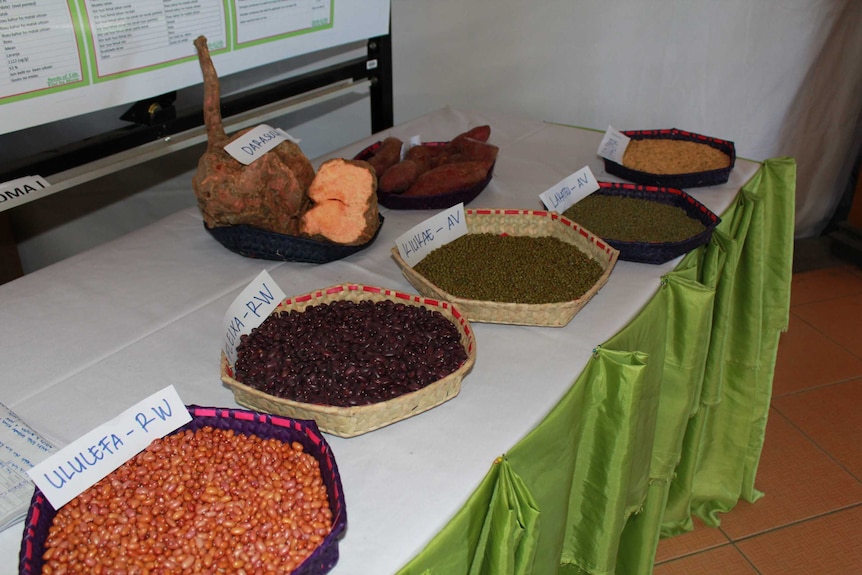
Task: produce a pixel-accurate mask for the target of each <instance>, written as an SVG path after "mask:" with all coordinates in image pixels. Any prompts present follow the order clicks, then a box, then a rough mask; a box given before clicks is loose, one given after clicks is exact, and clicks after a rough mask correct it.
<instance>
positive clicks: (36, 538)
mask: <svg viewBox="0 0 862 575" xmlns="http://www.w3.org/2000/svg"><path fill="white" fill-rule="evenodd" d="M188 410H189V413H190V414H191V415H192V421H190V422H189V423H187V424H186V425H184V426H182V427H180V428H179V429H177V430H176V431H175V432H174V433H179V432H181V431H185V430H187V429H188V430H192V431H196V430H198V429H200V428H203V427H206V426H211V427H214V428H217V429H232V430H234V431H235V432H237V433H243V434H246V435H257V436H259V437H262V438H264V439H271V438H275V439H278V440H280V441H284V442H294V441H298V442H299V443H301V444H302V447H303V448H304V449H305V451H306V452H307V453H309V454H310V455H312V456H314V457H315V458H316V459H317V460H318V461H319V462H320V472H321V475H322V477H323V483H324V485H326V489H327V493H328V495H329V509H330V511H332V531H330V533H329V535H327V536H326V537H325V538H324V540H323V541H322V542H321V544H320V545H319V546H318V547H317V549H315V550H314V551H313V552H312V553H311V555H309V556H308V557H307V558H306V559H305V561H303V562H302V564H301V565H299V566H298V567H297V568H296V569H294V570H293V571H292V572H291V574H290V575H322V574H324V573H328V572H329V571H330V570H331V569H332V568H333V567H334V566H335V564H336V563H337V562H338V540H339V539H340V538H341V537H342V535H343V534H344V530H345V529H346V527H347V509H346V507H345V504H344V491H343V489H342V487H341V476H340V475H339V473H338V467H337V466H336V464H335V457H334V456H333V455H332V451H331V450H330V448H329V444H327V443H326V440H325V439H324V437H323V435H322V434H321V433H320V431H319V430H318V428H317V424H316V423H314V421H304V420H297V419H290V418H287V417H280V416H276V415H269V414H265V413H258V412H255V411H247V410H242V409H226V408H219V407H200V406H195V405H191V406H188ZM56 513H57V511H56V510H55V509H54V507H53V506H52V505H51V504H50V503H49V502H48V500H47V499H46V498H45V496H44V495H43V494H42V492H41V491H40V490H39V489H38V488H36V490H35V493H34V494H33V499H32V501H31V503H30V510H29V511H28V513H27V519H26V520H25V523H24V536H23V539H22V540H21V551H20V552H19V555H18V567H19V569H18V572H19V573H20V575H39V574H40V573H42V565H43V563H42V554H43V552H44V545H45V539H46V538H47V536H48V529H49V528H50V526H51V523H52V521H53V520H54V515H56Z"/></svg>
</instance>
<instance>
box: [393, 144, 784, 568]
mask: <svg viewBox="0 0 862 575" xmlns="http://www.w3.org/2000/svg"><path fill="white" fill-rule="evenodd" d="M795 181H796V165H795V162H794V161H793V160H792V159H791V158H776V159H771V160H767V161H766V162H764V163H763V165H762V166H761V168H760V169H759V170H758V172H757V173H756V174H755V176H754V177H753V178H752V179H751V180H750V181H749V182H748V183H746V185H745V186H743V188H742V189H741V190H740V192H739V194H738V198H737V201H736V202H735V204H734V205H732V206H731V207H730V208H729V209H728V210H727V211H726V212H725V213H724V214H722V222H721V224H720V225H719V227H718V228H717V229H716V231H715V233H714V234H713V238H712V240H711V241H710V242H709V243H708V244H707V245H706V246H703V247H701V248H699V249H697V250H695V251H693V252H691V253H689V254H688V255H687V256H686V257H685V258H684V259H683V260H682V262H681V263H680V265H679V266H677V268H676V269H675V270H674V271H672V272H671V273H669V274H667V275H666V276H665V277H664V278H662V282H661V287H660V288H659V290H658V292H657V293H656V295H655V297H653V298H652V299H651V300H650V302H649V303H648V304H647V305H646V306H645V308H644V309H643V310H642V311H641V312H640V313H639V314H638V315H637V316H636V317H635V318H634V319H633V320H632V321H631V322H630V323H629V324H628V325H627V326H626V327H625V328H623V329H622V330H621V331H620V332H619V333H617V334H616V335H615V336H613V337H612V338H611V339H609V340H608V341H607V342H604V343H603V344H602V345H601V346H598V347H597V349H596V351H595V353H594V354H593V358H592V360H590V361H589V362H588V364H587V366H586V367H585V368H584V370H583V372H582V373H581V374H580V375H579V376H578V377H577V378H576V379H575V381H574V383H573V385H572V387H571V389H570V390H569V391H568V392H567V394H566V395H565V396H564V397H563V399H562V400H561V401H560V402H559V403H558V404H557V405H556V406H555V407H554V409H553V410H552V411H551V413H550V414H549V415H548V416H547V417H546V418H545V419H544V420H543V421H542V422H541V423H540V424H539V425H538V426H537V427H536V428H534V429H533V430H532V431H531V432H530V433H528V434H527V435H526V436H525V437H524V438H523V439H522V440H521V441H519V442H518V443H517V444H516V445H514V446H513V447H512V449H511V450H509V452H508V453H507V454H505V455H503V456H501V457H500V458H499V459H498V460H497V461H496V462H494V464H493V465H491V470H490V471H489V473H488V475H486V477H485V478H484V480H483V481H482V483H481V484H480V486H479V487H478V488H477V489H476V490H475V491H474V493H473V494H472V496H471V497H470V499H469V500H468V502H467V503H466V504H465V506H464V507H463V508H462V509H461V510H459V511H458V513H457V514H456V515H455V516H454V517H453V518H452V520H451V521H450V522H449V523H448V524H447V526H446V527H445V528H444V529H443V530H442V531H441V532H440V533H439V534H438V535H437V536H435V537H434V539H433V540H432V541H431V542H430V543H429V544H428V546H427V547H426V548H425V549H424V550H423V551H422V552H421V553H420V554H419V555H417V556H416V557H414V558H413V560H411V561H410V562H409V563H408V564H407V565H405V566H404V567H403V568H402V569H401V570H400V571H399V573H400V575H409V574H417V575H431V574H435V575H437V574H439V575H444V574H445V575H452V574H459V573H464V574H469V575H474V574H476V575H478V574H482V575H504V574H513V575H515V574H517V575H522V574H537V575H546V574H554V573H558V574H561V575H581V574H585V573H589V574H591V575H609V574H614V573H616V574H632V575H634V574H637V575H642V574H644V573H647V574H648V573H650V572H651V571H652V565H653V562H654V560H655V550H656V546H657V545H658V541H659V538H660V537H662V536H670V535H675V534H678V533H683V532H685V531H688V530H690V529H691V528H692V517H695V516H696V517H699V518H701V519H702V520H703V521H704V522H706V523H707V524H709V525H717V524H718V522H719V519H718V514H719V513H722V512H726V511H728V510H730V509H731V508H733V506H734V505H735V504H736V502H737V501H738V500H739V499H740V498H742V499H745V500H747V501H754V500H756V499H757V498H758V497H759V496H760V495H761V493H759V492H758V491H757V490H756V489H755V487H754V480H755V476H756V472H757V465H758V462H759V457H760V451H761V448H762V445H763V436H764V433H765V429H766V420H767V412H768V409H769V400H770V396H771V386H772V377H773V373H774V368H775V358H776V354H777V346H778V337H779V334H780V332H781V331H783V330H785V329H786V327H787V321H788V317H789V302H790V278H791V270H792V247H793V214H794V203H795V202H794V194H795ZM611 281H613V278H611Z"/></svg>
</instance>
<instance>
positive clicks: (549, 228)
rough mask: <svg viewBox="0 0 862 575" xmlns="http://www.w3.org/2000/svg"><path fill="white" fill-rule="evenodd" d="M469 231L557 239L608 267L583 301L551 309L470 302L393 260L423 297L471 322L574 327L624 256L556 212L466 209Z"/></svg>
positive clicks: (394, 250) (394, 252)
mask: <svg viewBox="0 0 862 575" xmlns="http://www.w3.org/2000/svg"><path fill="white" fill-rule="evenodd" d="M464 213H465V217H466V223H467V231H468V233H471V234H482V233H492V234H507V235H510V236H528V237H542V236H551V237H554V238H557V239H559V240H561V241H564V242H566V243H569V244H572V245H574V246H575V247H577V248H578V249H579V250H580V251H581V252H583V253H585V254H586V255H587V256H589V257H590V258H591V259H593V260H595V261H596V262H598V263H599V264H600V265H601V266H602V275H601V276H600V277H599V279H598V280H597V281H596V283H595V284H593V286H592V287H591V288H590V289H589V290H587V292H586V293H584V294H583V295H582V296H581V297H579V298H578V299H575V300H571V301H565V302H559V303H546V304H525V303H506V302H493V301H481V300H473V299H465V298H461V297H458V296H455V295H453V294H450V293H448V292H446V291H445V290H443V289H441V288H440V287H438V286H436V285H435V284H433V283H432V282H431V281H429V280H428V279H427V278H426V277H425V276H423V275H421V274H419V273H418V272H416V270H414V269H413V268H412V267H411V266H410V265H409V264H408V263H407V262H406V261H404V259H403V258H402V257H401V254H400V253H399V251H398V248H397V247H396V248H392V257H393V258H394V259H395V261H396V262H397V263H398V266H399V267H400V268H401V273H403V274H404V277H406V278H407V281H409V282H410V283H411V284H412V285H413V287H415V288H416V289H417V290H418V291H419V293H421V294H422V295H424V296H427V297H433V298H439V299H442V300H446V301H450V302H452V303H453V304H454V305H456V306H458V308H459V309H460V310H461V311H462V312H463V313H464V315H465V316H467V319H469V320H470V321H475V322H484V323H505V324H516V325H535V326H544V327H562V326H564V325H566V324H568V323H569V322H570V321H571V320H572V318H573V317H575V315H576V314H577V313H578V312H579V311H580V310H581V308H583V307H584V306H585V305H586V304H587V302H588V301H590V299H592V297H593V296H594V295H596V294H597V293H598V291H599V289H601V287H602V286H603V285H605V283H607V281H608V277H610V275H611V271H612V270H613V268H614V265H615V264H616V262H617V258H618V257H619V251H618V250H617V249H615V248H614V247H612V246H610V245H608V244H607V243H606V242H605V241H604V240H602V239H601V238H599V237H597V236H596V235H594V234H592V233H591V232H589V231H587V230H585V229H584V228H582V227H580V226H579V225H578V224H576V223H574V222H571V221H569V220H568V219H566V218H563V217H562V216H560V215H559V214H558V213H556V212H549V211H539V210H505V209H494V210H491V209H469V210H465V211H464Z"/></svg>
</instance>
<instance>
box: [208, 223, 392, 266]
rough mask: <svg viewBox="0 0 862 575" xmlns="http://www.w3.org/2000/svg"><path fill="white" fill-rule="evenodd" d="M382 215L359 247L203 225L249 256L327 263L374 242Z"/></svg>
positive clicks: (232, 248) (249, 228) (245, 228)
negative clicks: (366, 239) (375, 228)
mask: <svg viewBox="0 0 862 575" xmlns="http://www.w3.org/2000/svg"><path fill="white" fill-rule="evenodd" d="M379 217H380V225H378V226H377V231H375V232H374V236H373V237H372V238H371V239H370V240H368V241H367V242H365V243H364V244H360V245H356V246H347V245H343V244H336V243H333V242H324V241H317V240H312V239H309V238H303V237H299V236H289V235H286V234H279V233H276V232H270V231H267V230H262V229H260V228H255V227H253V226H246V225H237V226H220V227H216V228H210V227H207V225H206V224H204V229H205V230H206V231H208V232H209V233H210V235H212V237H214V238H215V239H216V240H217V241H218V242H219V243H220V244H221V245H223V246H224V247H226V248H227V249H229V250H230V251H232V252H234V253H236V254H239V255H241V256H245V257H247V258H255V259H261V260H274V261H281V262H305V263H311V264H325V263H328V262H332V261H335V260H340V259H342V258H345V257H347V256H349V255H351V254H355V253H356V252H358V251H361V250H364V249H365V248H367V247H368V246H370V245H371V244H372V243H374V240H376V239H377V236H378V235H379V234H380V228H382V227H383V215H382V214H381V215H380V216H379Z"/></svg>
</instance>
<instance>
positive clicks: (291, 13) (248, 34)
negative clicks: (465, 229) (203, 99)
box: [0, 0, 390, 134]
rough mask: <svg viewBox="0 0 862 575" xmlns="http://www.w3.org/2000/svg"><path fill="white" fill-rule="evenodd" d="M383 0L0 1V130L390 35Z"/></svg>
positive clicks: (4, 131)
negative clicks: (210, 72)
mask: <svg viewBox="0 0 862 575" xmlns="http://www.w3.org/2000/svg"><path fill="white" fill-rule="evenodd" d="M389 7H390V2H389V0H134V1H132V0H113V1H106V0H30V1H21V2H14V3H6V2H2V3H0V40H2V44H3V56H2V57H3V58H4V59H5V61H4V62H3V64H4V65H0V134H5V133H9V132H14V131H17V130H21V129H25V128H30V127H33V126H37V125H40V124H45V123H48V122H54V121H57V120H62V119H65V118H70V117H73V116H77V115H80V114H85V113H89V112H94V111H98V110H102V109H105V108H109V107H111V106H117V105H122V104H128V103H132V102H137V101H139V100H144V99H146V98H150V97H153V96H158V95H160V94H164V93H166V92H172V91H175V90H179V89H181V88H185V87H188V86H191V85H194V84H199V83H200V82H201V80H202V76H201V72H200V66H199V64H198V60H197V55H196V53H195V48H194V45H193V41H194V39H195V38H197V37H198V36H200V35H204V36H206V38H207V43H208V44H209V47H210V51H211V54H212V58H213V62H214V63H215V66H216V70H217V72H218V74H219V75H220V76H225V75H228V74H231V73H234V72H239V71H243V70H248V69H251V68H256V67H258V66H262V65H265V64H269V63H272V62H276V61H280V60H285V59H289V58H292V57H296V56H300V55H303V54H308V53H310V52H314V51H317V50H323V49H326V48H331V47H335V46H341V45H344V44H347V43H350V42H355V41H358V40H364V39H367V38H370V37H374V36H381V35H385V34H388V33H389Z"/></svg>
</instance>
